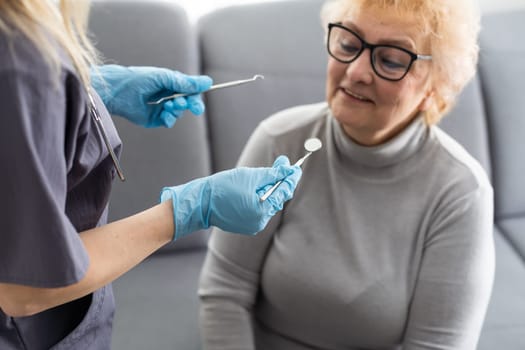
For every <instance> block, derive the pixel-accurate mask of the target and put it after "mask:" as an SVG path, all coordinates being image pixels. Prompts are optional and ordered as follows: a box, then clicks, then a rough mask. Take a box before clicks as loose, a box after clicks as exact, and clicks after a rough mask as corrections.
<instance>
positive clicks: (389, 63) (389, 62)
mask: <svg viewBox="0 0 525 350" xmlns="http://www.w3.org/2000/svg"><path fill="white" fill-rule="evenodd" d="M380 62H381V65H382V66H383V67H384V68H386V69H391V70H398V69H406V64H404V63H402V62H399V61H396V60H393V59H390V58H386V57H382V58H381V59H380Z"/></svg>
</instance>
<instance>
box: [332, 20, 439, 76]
mask: <svg viewBox="0 0 525 350" xmlns="http://www.w3.org/2000/svg"><path fill="white" fill-rule="evenodd" d="M334 27H337V28H340V29H342V30H345V31H347V32H349V33H351V34H352V35H354V36H355V37H356V38H357V39H359V41H360V42H361V49H360V50H359V52H358V53H357V54H356V55H355V57H354V58H352V59H350V60H341V59H339V58H337V57H335V55H334V54H333V53H332V52H331V51H330V34H331V33H332V28H334ZM377 47H389V48H393V49H398V50H401V51H404V52H406V53H407V54H408V55H409V56H410V63H409V64H408V67H407V69H406V72H405V73H404V74H403V75H402V76H401V77H400V78H398V79H392V78H387V77H385V76H383V75H381V74H380V73H379V72H378V71H377V69H376V67H375V64H374V50H375V49H376V48H377ZM326 49H327V51H328V54H329V55H330V56H331V57H332V58H334V59H335V60H336V61H338V62H341V63H346V64H348V63H352V62H354V61H355V60H357V59H358V58H359V56H361V54H362V53H363V52H364V51H365V50H366V49H370V65H371V66H372V69H373V70H374V73H376V75H377V76H378V77H380V78H382V79H385V80H388V81H400V80H401V79H403V78H404V77H405V76H406V75H407V74H408V72H409V71H410V68H411V67H412V64H413V63H414V61H416V60H432V56H431V55H421V54H416V53H414V52H412V51H410V50H407V49H405V48H403V47H399V46H396V45H388V44H380V45H375V44H370V43H368V42H366V41H365V40H364V39H363V38H361V36H360V35H359V34H357V33H356V32H354V31H353V30H351V29H350V28H347V27H345V26H343V24H342V23H340V22H337V23H328V37H327V40H326Z"/></svg>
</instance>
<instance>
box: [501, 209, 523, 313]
mask: <svg viewBox="0 0 525 350" xmlns="http://www.w3.org/2000/svg"><path fill="white" fill-rule="evenodd" d="M498 226H499V227H501V231H502V232H503V233H504V234H505V236H506V237H507V238H508V239H509V241H510V242H511V243H512V245H513V246H514V248H515V249H516V250H517V251H518V253H519V254H520V255H521V257H522V258H523V259H524V261H525V216H521V217H515V218H508V219H503V220H500V221H499V222H498ZM524 295H525V294H524ZM524 318H525V316H524Z"/></svg>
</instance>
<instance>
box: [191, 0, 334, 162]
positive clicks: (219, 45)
mask: <svg viewBox="0 0 525 350" xmlns="http://www.w3.org/2000/svg"><path fill="white" fill-rule="evenodd" d="M321 4H322V1H321V0H307V1H305V0H301V1H294V2H276V3H260V4H253V5H250V6H234V7H230V8H225V9H220V10H217V11H216V12H212V13H211V14H209V15H207V16H205V17H204V18H202V19H201V20H200V21H199V22H200V23H199V34H200V35H199V39H200V44H201V59H202V67H203V68H202V69H203V73H204V74H208V75H210V76H212V77H213V78H214V79H215V80H216V81H217V82H220V81H227V80H235V79H241V78H247V77H251V76H253V75H254V74H262V75H264V76H265V80H263V81H257V82H255V83H253V84H251V85H249V86H244V87H238V88H232V89H227V90H221V91H217V92H213V93H210V94H208V95H207V105H208V106H209V108H208V111H209V112H208V117H209V126H210V138H211V144H212V147H213V154H212V160H213V165H214V169H215V170H222V169H226V168H229V167H232V166H234V165H235V163H236V162H237V158H238V157H239V155H240V152H241V150H242V148H243V147H244V144H245V142H246V140H247V139H248V137H249V136H250V134H251V132H252V131H253V129H254V128H255V126H256V125H257V124H258V123H259V121H261V120H262V119H264V118H266V117H267V116H269V115H270V114H272V113H274V112H276V111H278V110H281V109H284V108H286V107H290V106H294V105H298V104H303V103H312V102H318V101H322V100H324V83H323V82H324V80H325V76H326V74H325V70H326V69H325V67H326V60H327V57H326V54H325V51H324V45H323V29H322V27H321V20H320V17H319V11H320V8H321ZM305 24H307V25H305Z"/></svg>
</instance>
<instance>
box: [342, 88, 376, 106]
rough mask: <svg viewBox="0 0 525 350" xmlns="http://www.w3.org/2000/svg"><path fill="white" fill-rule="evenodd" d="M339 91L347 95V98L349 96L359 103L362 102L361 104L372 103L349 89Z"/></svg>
mask: <svg viewBox="0 0 525 350" xmlns="http://www.w3.org/2000/svg"><path fill="white" fill-rule="evenodd" d="M341 91H342V92H343V93H344V94H345V95H347V96H350V97H351V98H352V99H353V100H357V101H359V102H363V103H374V101H372V100H371V99H369V98H368V97H366V96H363V95H360V94H358V93H356V92H353V91H351V90H349V89H346V88H341Z"/></svg>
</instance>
